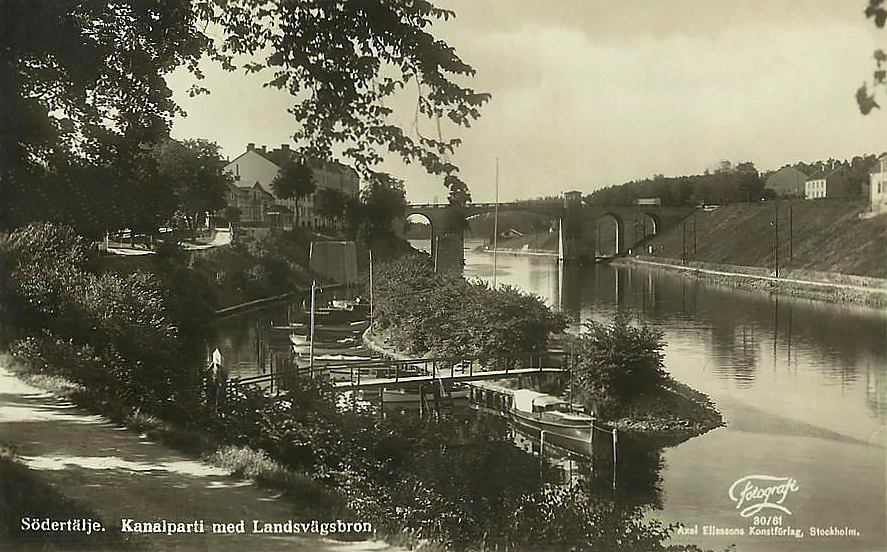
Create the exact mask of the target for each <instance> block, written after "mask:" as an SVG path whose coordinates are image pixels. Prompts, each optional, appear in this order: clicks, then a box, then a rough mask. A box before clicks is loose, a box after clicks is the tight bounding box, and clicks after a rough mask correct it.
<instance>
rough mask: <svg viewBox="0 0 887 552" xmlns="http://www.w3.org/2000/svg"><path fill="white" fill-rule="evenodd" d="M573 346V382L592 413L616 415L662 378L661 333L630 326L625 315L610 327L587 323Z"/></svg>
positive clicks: (618, 314)
mask: <svg viewBox="0 0 887 552" xmlns="http://www.w3.org/2000/svg"><path fill="white" fill-rule="evenodd" d="M575 345H576V349H575V350H576V353H577V359H578V361H577V364H576V366H575V370H576V374H575V381H576V382H577V384H578V386H579V388H580V390H581V392H582V394H583V395H584V397H585V399H586V402H587V403H589V404H590V405H591V406H593V407H595V408H594V410H595V411H602V412H609V413H616V412H618V411H619V410H620V409H621V408H622V407H624V406H625V405H627V404H628V403H630V402H631V401H632V400H633V399H634V398H636V397H637V396H639V395H642V394H645V393H650V392H654V391H655V390H656V389H658V387H659V385H660V383H661V382H662V380H663V378H664V377H665V368H664V361H663V359H664V356H663V353H662V349H663V347H664V346H665V343H664V342H663V341H662V333H661V332H659V331H656V330H653V329H650V328H649V327H647V326H640V327H637V326H632V325H631V323H630V320H629V315H628V314H627V313H625V312H622V311H618V312H617V313H616V314H615V315H614V317H613V320H612V321H611V322H610V323H609V324H601V323H598V322H586V323H585V331H584V332H583V333H582V334H580V336H579V339H578V340H577V341H576V343H575ZM592 403H596V404H592Z"/></svg>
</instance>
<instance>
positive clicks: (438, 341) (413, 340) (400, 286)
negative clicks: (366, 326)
mask: <svg viewBox="0 0 887 552" xmlns="http://www.w3.org/2000/svg"><path fill="white" fill-rule="evenodd" d="M377 274H378V276H377V278H376V282H378V283H377V284H376V286H375V290H374V292H375V294H374V301H375V315H376V316H375V322H374V323H375V324H377V325H378V326H377V327H378V329H380V330H385V329H389V330H391V333H392V334H393V337H394V339H395V344H396V345H397V346H398V347H399V348H402V349H405V350H407V351H409V352H412V353H415V354H424V353H431V354H433V355H435V356H443V357H458V356H479V357H482V358H491V357H496V356H504V355H509V354H515V353H533V352H541V351H544V350H545V349H546V347H547V344H548V336H549V334H550V333H552V332H559V331H562V330H563V329H564V327H565V326H566V320H565V318H564V317H563V316H562V315H561V314H559V313H555V312H552V310H551V309H550V308H548V307H547V306H546V305H545V304H544V303H543V301H542V300H541V299H540V298H539V297H536V296H533V295H528V294H526V293H523V292H521V291H519V290H517V289H515V288H511V287H508V286H502V287H500V288H498V289H495V290H494V289H491V288H490V286H489V285H487V284H486V283H485V282H482V281H480V280H476V281H466V280H465V279H464V278H462V277H461V276H460V275H458V274H453V273H448V272H445V273H435V272H434V268H433V264H432V263H431V261H430V260H429V259H427V258H424V257H418V256H412V257H402V258H400V259H398V260H395V261H392V262H389V263H386V264H383V265H382V266H381V267H380V268H379V270H378V271H377Z"/></svg>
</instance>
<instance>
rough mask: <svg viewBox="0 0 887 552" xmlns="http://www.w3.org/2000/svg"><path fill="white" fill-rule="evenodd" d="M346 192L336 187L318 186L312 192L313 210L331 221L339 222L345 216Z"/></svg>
mask: <svg viewBox="0 0 887 552" xmlns="http://www.w3.org/2000/svg"><path fill="white" fill-rule="evenodd" d="M348 198H349V196H348V194H346V193H345V192H343V191H342V190H339V189H336V188H320V189H319V190H317V193H315V194H314V211H315V212H316V213H317V214H318V215H320V216H322V217H325V218H327V219H329V220H331V221H333V222H341V221H342V220H344V218H345V206H346V205H347V203H348Z"/></svg>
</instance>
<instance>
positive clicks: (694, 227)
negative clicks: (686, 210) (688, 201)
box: [693, 212, 696, 257]
mask: <svg viewBox="0 0 887 552" xmlns="http://www.w3.org/2000/svg"><path fill="white" fill-rule="evenodd" d="M693 256H694V257H695V256H696V213H695V212H694V213H693Z"/></svg>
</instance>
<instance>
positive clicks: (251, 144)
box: [246, 142, 256, 151]
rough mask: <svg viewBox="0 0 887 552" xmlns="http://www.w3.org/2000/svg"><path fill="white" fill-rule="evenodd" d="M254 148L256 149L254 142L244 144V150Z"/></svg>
mask: <svg viewBox="0 0 887 552" xmlns="http://www.w3.org/2000/svg"><path fill="white" fill-rule="evenodd" d="M254 149H256V144H255V143H253V142H250V143H249V144H247V145H246V151H253V150H254Z"/></svg>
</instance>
